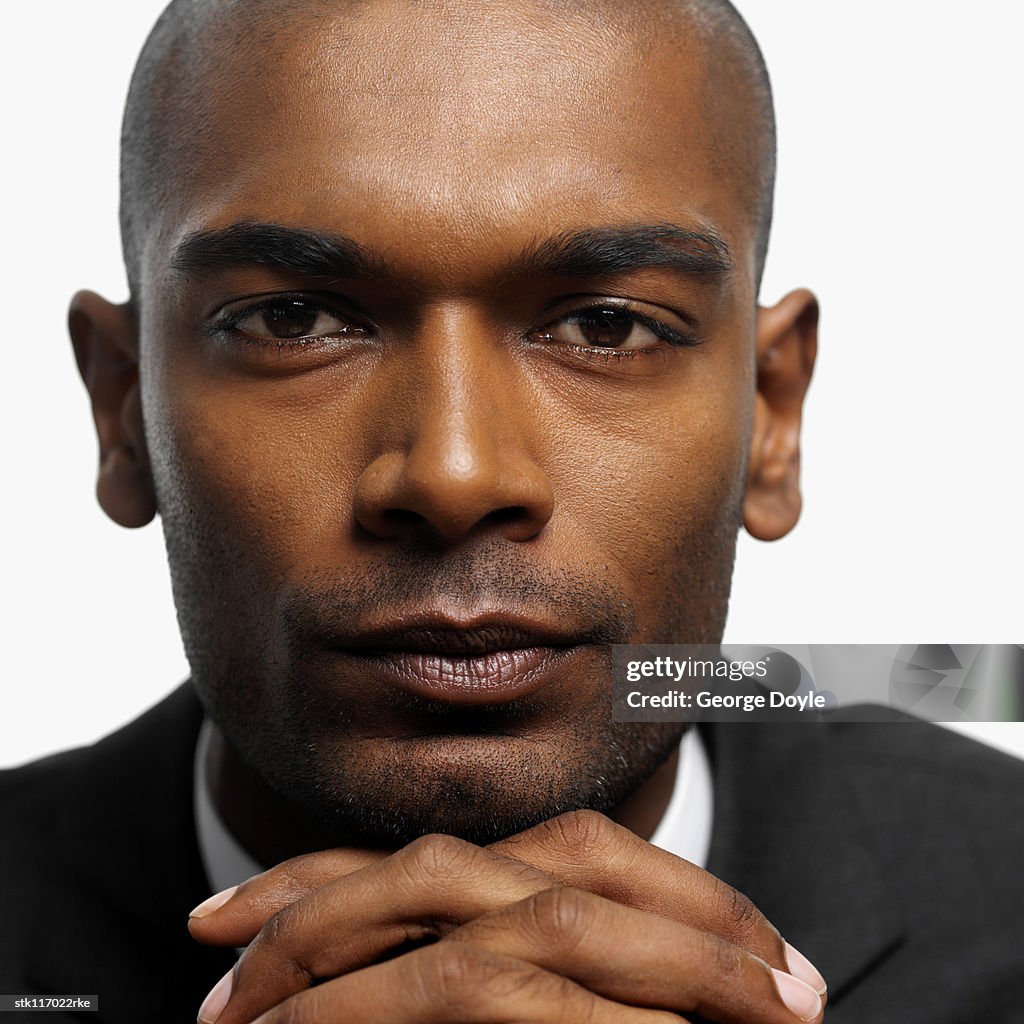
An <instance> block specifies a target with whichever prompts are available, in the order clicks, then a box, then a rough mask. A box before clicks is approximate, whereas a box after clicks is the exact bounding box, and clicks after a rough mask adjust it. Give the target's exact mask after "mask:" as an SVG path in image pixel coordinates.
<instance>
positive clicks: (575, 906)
mask: <svg viewBox="0 0 1024 1024" xmlns="http://www.w3.org/2000/svg"><path fill="white" fill-rule="evenodd" d="M528 904H529V913H530V920H531V924H532V925H533V927H534V929H535V930H536V931H537V933H538V934H539V935H540V937H541V938H542V939H544V940H546V942H548V943H554V944H557V946H558V947H559V948H560V949H563V950H564V949H565V947H566V946H575V945H576V944H577V943H579V942H581V941H582V940H583V937H584V935H585V934H586V932H587V931H588V930H589V928H590V926H591V924H592V921H593V916H594V913H593V903H592V901H591V900H589V899H588V898H587V894H586V893H583V892H581V891H580V890H579V889H570V888H568V887H565V886H556V887H555V888H553V889H545V890H544V891H543V892H539V893H537V895H536V896H531V897H530V898H529V901H528Z"/></svg>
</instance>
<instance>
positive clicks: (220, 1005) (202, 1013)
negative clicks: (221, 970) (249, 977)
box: [198, 967, 235, 1024]
mask: <svg viewBox="0 0 1024 1024" xmlns="http://www.w3.org/2000/svg"><path fill="white" fill-rule="evenodd" d="M234 976H235V969H234V967H232V968H231V970H230V971H228V973H227V974H225V975H224V977H223V978H221V979H220V981H218V982H217V984H216V985H214V986H213V988H212V989H210V994H209V995H208V996H207V997H206V998H205V999H204V1000H203V1005H202V1006H200V1007H199V1017H198V1021H199V1024H216V1020H217V1018H218V1017H219V1016H220V1015H221V1012H222V1011H223V1009H224V1007H225V1006H227V1002H228V999H230V998H231V984H232V981H233V980H234Z"/></svg>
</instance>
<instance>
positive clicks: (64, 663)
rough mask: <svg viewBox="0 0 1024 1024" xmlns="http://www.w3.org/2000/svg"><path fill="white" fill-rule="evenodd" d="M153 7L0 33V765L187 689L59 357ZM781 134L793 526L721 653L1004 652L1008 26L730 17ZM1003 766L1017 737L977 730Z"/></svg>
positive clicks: (1009, 429) (109, 250)
mask: <svg viewBox="0 0 1024 1024" xmlns="http://www.w3.org/2000/svg"><path fill="white" fill-rule="evenodd" d="M161 6H162V2H157V0H131V2H127V0H124V2H119V3H116V4H115V3H112V2H101V0H98V2H93V3H89V4H83V3H81V2H79V0H54V2H51V3H47V4H12V5H9V7H8V8H7V9H5V12H4V28H5V37H6V46H5V54H4V61H3V62H2V65H0V75H2V82H0V84H2V94H3V96H4V103H5V106H6V108H7V109H6V110H5V112H4V140H5V146H4V149H5V158H4V162H3V165H2V167H3V169H2V171H0V174H2V175H3V194H4V196H5V198H6V202H5V221H6V223H5V225H4V242H5V244H4V246H3V256H2V259H3V281H4V284H5V286H6V299H5V300H4V313H5V315H4V316H3V318H2V321H0V322H2V326H3V334H4V338H3V344H4V348H5V360H4V364H5V365H4V374H3V402H2V416H3V436H4V438H5V440H6V458H5V465H6V471H5V484H4V496H5V500H4V504H3V512H2V516H3V537H4V552H5V554H4V576H3V587H2V591H0V595H2V600H3V621H4V624H5V625H4V628H5V636H4V651H3V685H2V690H0V722H2V723H3V729H2V731H0V735H2V740H0V765H8V764H15V763H18V762H20V761H23V760H25V759H27V758H29V757H34V756H37V755H39V754H41V753H46V752H49V751H51V750H54V749H58V748H61V747H64V746H67V745H69V744H74V743H81V742H87V741H91V740H92V739H95V738H96V737H98V736H99V735H102V734H103V733H105V732H107V731H109V730H110V729H111V728H113V727H115V726H117V725H119V724H121V723H122V722H125V721H128V720H129V719H131V718H133V717H134V716H135V715H136V714H137V713H138V712H139V711H140V710H142V709H143V708H145V707H147V706H149V705H150V704H152V703H153V702H155V701H156V700H157V699H158V698H159V697H160V696H162V695H163V694H164V693H165V692H167V691H168V690H170V689H171V688H172V687H173V686H174V685H176V684H177V682H179V681H180V680H181V679H183V678H184V677H185V675H186V674H187V666H186V663H185V659H184V656H183V654H182V651H181V645H180V642H179V639H178V634H177V627H176V623H175V619H174V611H173V607H172V603H171V598H170V589H169V584H168V579H167V571H166V568H165V564H164V554H163V547H162V539H161V535H160V531H159V526H158V525H157V524H154V525H152V526H150V527H148V528H146V529H144V530H141V531H137V532H134V533H128V532H125V531H123V530H120V529H118V528H117V527H115V526H113V525H112V524H110V523H109V522H107V521H106V520H105V519H104V518H103V516H102V514H101V513H100V511H99V509H98V507H97V506H96V505H95V502H94V500H93V478H94V472H95V463H96V445H95V440H94V437H93V432H92V425H91V420H90V416H89V409H88V403H87V400H86V396H85V392H84V390H83V388H82V386H81V385H80V383H79V381H78V379H77V376H76V373H75V370H74V363H73V359H72V355H71V350H70V346H69V344H68V343H67V340H66V331H65V326H64V317H65V310H66V306H67V301H68V299H69V297H70V295H71V294H72V293H73V292H74V290H75V289H76V288H79V287H90V288H93V289H96V290H98V291H100V292H102V293H104V294H106V295H107V296H108V297H110V298H112V299H116V300H118V301H120V300H122V299H123V298H124V297H125V294H126V287H125V284H124V276H123V270H122V267H121V257H120V249H119V241H118V234H117V218H116V209H117V145H118V127H119V120H120V113H121V107H122V103H123V99H124V94H125V91H126V88H127V83H128V80H129V76H130V73H131V68H132V65H133V63H134V59H135V56H136V54H137V52H138V50H139V48H140V46H141V44H142V41H143V39H144V37H145V35H146V33H147V31H148V30H149V28H150V26H151V24H152V22H153V21H154V20H155V18H156V16H157V14H158V12H159V9H160V8H161ZM739 6H740V9H741V10H742V12H743V13H744V14H745V15H746V16H747V18H748V20H749V21H750V23H751V25H752V27H753V28H754V31H755V33H756V34H757V35H758V37H759V39H760V40H761V43H762V46H763V48H764V50H765V52H766V54H767V58H768V63H769V67H770V69H771V71H772V75H773V79H774V83H775V91H776V105H777V108H778V117H779V133H780V168H779V181H778V199H777V206H776V227H775V231H774V234H773V239H772V250H771V253H770V256H769V263H768V268H767V272H766V277H765V283H764V289H763V297H764V299H765V300H766V301H770V302H774V301H775V300H776V299H778V298H779V297H780V296H781V295H782V294H783V293H784V292H786V291H787V290H789V289H790V288H791V287H793V286H795V285H810V286H812V287H813V288H814V289H815V290H816V291H817V293H818V295H819V296H820V298H821V301H822V308H823V319H822V343H821V355H820V362H819V366H818V371H817V374H816V379H815V382H814V385H813V388H812V394H811V397H810V400H809V403H808V408H807V417H806V421H805V462H804V479H805V495H806V505H805V514H804V518H803V520H802V522H801V524H800V526H799V527H798V528H797V530H796V532H795V533H794V534H793V535H792V536H791V537H790V538H787V539H786V540H784V541H782V542H780V543H776V544H770V545H768V544H759V543H757V542H755V541H752V540H751V539H750V538H749V537H746V536H744V537H743V538H742V540H741V544H740V550H739V554H738V560H737V572H736V580H735V586H734V594H733V605H732V607H733V611H732V615H731V618H730V622H729V627H728V631H727V639H729V640H730V641H732V642H736V643H740V642H744V643H772V642H775V643H841V642H850V643H909V642H926V643H933V642H963V643H996V642H1004V643H1005V642H1018V641H1021V640H1022V639H1024V638H1022V635H1021V612H1022V610H1024V600H1022V598H1021V580H1022V574H1024V544H1022V540H1021V525H1020V520H1021V510H1022V503H1021V500H1020V499H1021V475H1022V459H1021V454H1020V444H1021V438H1022V429H1021V412H1020V408H1021V394H1022V388H1024V382H1022V379H1021V378H1022V376H1024V337H1022V334H1024V331H1022V328H1021V315H1020V308H1019V298H1018V296H1019V294H1020V277H1021V270H1022V266H1021V262H1022V261H1021V259H1020V256H1019V253H1018V248H1017V247H1018V244H1019V239H1020V238H1021V237H1022V236H1024V223H1022V221H1024V217H1022V214H1021V203H1020V201H1019V198H1018V196H1019V193H1020V183H1021V181H1024V166H1022V158H1021V146H1020V144H1019V141H1018V139H1019V134H1020V131H1019V129H1020V120H1019V118H1020V99H1021V96H1022V95H1024V90H1022V73H1021V67H1022V64H1021V62H1020V60H1019V53H1018V42H1019V39H1020V38H1021V34H1020V33H1021V28H1022V24H1021V21H1022V17H1021V15H1020V14H1019V13H1017V12H1018V10H1019V8H1017V6H1016V5H1010V4H1006V3H1003V2H999V0H977V2H975V3H973V4H971V5H969V6H968V7H965V6H964V5H963V4H953V3H947V2H942V0H935V2H929V3H925V2H923V0H915V2H907V0H887V2H884V3H883V2H882V0H863V2H861V3H859V4H855V5H850V4H838V3H822V2H821V0H785V2H783V0H746V2H741V3H740V4H739ZM985 733H986V736H987V738H988V739H989V740H990V741H991V742H995V743H997V744H1001V745H1004V746H1007V747H1009V748H1012V749H1015V750H1016V751H1017V752H1019V753H1022V754H1024V725H1018V724H1014V725H1001V726H988V727H985Z"/></svg>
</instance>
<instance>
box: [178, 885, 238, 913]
mask: <svg viewBox="0 0 1024 1024" xmlns="http://www.w3.org/2000/svg"><path fill="white" fill-rule="evenodd" d="M237 891H238V886H237V885H233V886H231V888H230V889H222V890H221V891H220V892H215V893H214V894H213V895H212V896H211V897H210V898H209V899H208V900H203V902H202V903H200V904H199V906H198V907H196V909H195V910H193V911H192V912H191V913H190V914H189V915H188V916H189V917H206V915H207V914H212V913H213V912H214V911H215V910H216V909H217V908H218V907H222V906H224V904H225V903H227V901H228V900H229V899H231V897H232V896H234V895H235V893H236V892H237Z"/></svg>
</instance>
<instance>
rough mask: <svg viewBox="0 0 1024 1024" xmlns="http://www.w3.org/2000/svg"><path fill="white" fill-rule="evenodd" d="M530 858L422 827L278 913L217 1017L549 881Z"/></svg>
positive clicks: (431, 933)
mask: <svg viewBox="0 0 1024 1024" xmlns="http://www.w3.org/2000/svg"><path fill="white" fill-rule="evenodd" d="M552 884H553V883H552V880H551V879H550V878H549V877H548V876H547V875H544V874H543V873H542V872H540V871H538V870H537V869H536V868H534V867H532V866H530V865H526V864H523V863H522V862H520V861H516V860H512V859H511V858H508V857H502V856H500V855H499V854H496V853H492V852H491V851H490V850H486V849H482V848H481V847H479V846H474V845H473V844H471V843H467V842H464V841H463V840H461V839H455V838H454V837H452V836H425V837H424V838H422V839H417V840H416V841H415V842H413V843H410V845H409V846H407V847H404V848H403V849H402V850H399V851H398V852H397V853H395V854H393V855H392V856H391V857H389V858H387V859H386V860H384V861H380V862H379V863H376V864H371V865H369V866H368V867H365V868H363V869H361V870H360V871H357V872H355V873H353V874H350V875H346V876H345V877H343V878H340V879H337V880H335V881H333V882H330V883H328V884H327V885H324V886H321V887H320V888H319V889H317V890H316V891H315V892H313V893H311V894H310V895H309V896H306V897H304V898H303V899H301V900H299V901H297V902H295V903H293V904H291V905H289V906H287V907H284V908H283V909H282V910H280V911H278V912H277V913H275V914H274V915H273V916H271V917H270V919H269V920H268V921H267V923H266V925H265V926H264V927H263V928H262V929H261V930H260V932H259V934H258V935H256V937H255V938H254V939H253V940H252V942H251V943H250V944H249V947H248V949H246V951H245V953H243V954H242V957H241V959H240V960H239V963H238V965H237V967H236V969H235V972H234V986H233V991H232V995H231V999H230V1002H229V1003H228V1005H227V1008H226V1009H225V1011H224V1014H223V1016H222V1018H221V1020H222V1021H223V1024H241V1022H243V1021H249V1020H252V1019H253V1018H254V1017H255V1016H257V1015H258V1014H259V1013H262V1012H264V1011H265V1010H269V1009H270V1008H271V1007H272V1006H275V1005H277V1004H278V1003H280V1002H282V1001H283V1000H285V999H287V998H288V997H289V996H291V995H294V994H295V993H297V992H300V991H301V990H302V989H304V988H308V987H310V986H311V985H312V984H313V983H314V982H316V981H319V980H322V979H325V978H333V977H335V976H337V975H339V974H344V973H346V972H349V971H354V970H356V969H358V968H361V967H366V966H367V965H369V964H372V963H374V962H375V961H377V960H379V959H381V958H382V957H384V956H386V955H388V954H391V955H393V954H394V953H395V952H400V951H402V950H404V949H408V948H409V947H410V946H411V945H415V944H418V943H423V942H426V941H430V940H433V939H436V938H439V937H441V936H444V935H446V934H447V933H448V932H449V931H451V930H452V929H453V928H456V927H458V926H459V925H460V924H463V923H465V922H466V921H468V920H471V919H472V918H474V917H479V916H480V915H481V914H485V913H488V912H490V911H493V910H497V909H498V908H500V907H502V906H504V905H505V904H508V903H515V902H517V901H519V900H521V899H524V898H525V897H527V896H530V895H532V894H533V893H536V892H539V891H540V890H542V889H546V888H548V887H549V886H551V885H552Z"/></svg>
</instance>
